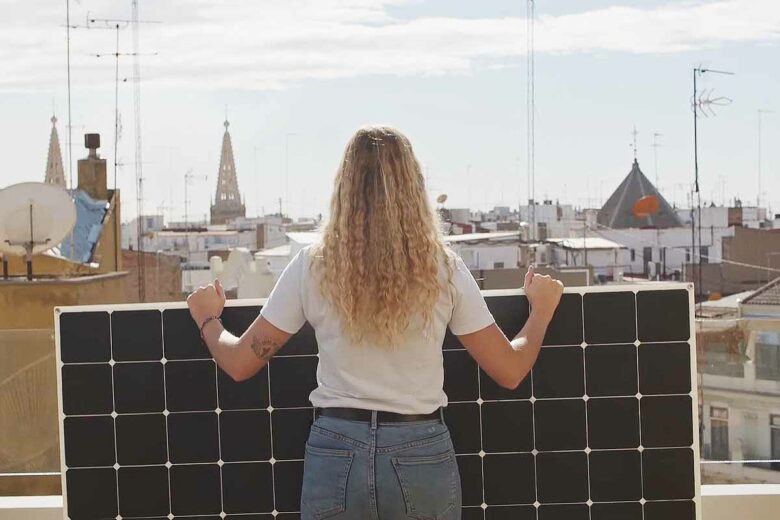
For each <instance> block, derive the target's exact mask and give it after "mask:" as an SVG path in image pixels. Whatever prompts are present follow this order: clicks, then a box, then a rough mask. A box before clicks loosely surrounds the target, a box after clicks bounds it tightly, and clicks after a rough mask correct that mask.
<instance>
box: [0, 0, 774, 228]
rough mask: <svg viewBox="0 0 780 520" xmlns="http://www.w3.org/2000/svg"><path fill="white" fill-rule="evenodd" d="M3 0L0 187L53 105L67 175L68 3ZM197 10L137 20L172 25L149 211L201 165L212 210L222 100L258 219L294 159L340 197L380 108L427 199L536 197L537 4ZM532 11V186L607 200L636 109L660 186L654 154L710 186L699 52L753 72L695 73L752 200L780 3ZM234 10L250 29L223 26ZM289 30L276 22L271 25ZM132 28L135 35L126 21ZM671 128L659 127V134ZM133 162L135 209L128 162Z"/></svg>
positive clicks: (665, 186) (671, 182)
mask: <svg viewBox="0 0 780 520" xmlns="http://www.w3.org/2000/svg"><path fill="white" fill-rule="evenodd" d="M4 3H5V4H7V5H8V6H16V7H18V9H17V11H18V15H17V17H16V18H15V19H14V20H10V21H9V20H6V21H3V22H0V23H2V24H4V25H5V29H8V30H4V31H3V33H4V34H5V35H6V36H10V40H9V41H7V42H6V43H5V44H4V45H3V48H4V51H5V52H6V53H9V56H8V58H9V59H8V60H0V62H3V63H4V65H2V68H3V69H4V70H3V74H2V75H0V76H2V77H3V78H5V79H2V80H0V108H2V110H3V112H4V113H5V114H7V115H8V116H7V117H5V118H3V121H1V122H0V143H2V144H0V152H1V153H3V155H4V157H5V158H6V165H7V168H8V169H7V170H6V173H4V174H3V177H2V178H3V185H7V184H13V183H15V182H22V181H28V180H42V178H43V166H44V165H45V156H46V149H47V145H48V139H47V134H48V130H49V128H50V126H51V123H50V122H49V119H50V117H51V115H52V100H54V102H55V108H54V112H55V113H56V115H57V117H58V119H59V123H58V129H59V131H60V138H61V142H62V148H63V158H64V159H65V161H66V167H65V171H66V177H67V176H68V168H67V160H68V159H67V135H66V134H67V129H66V124H67V116H66V105H65V88H64V87H65V82H64V72H65V69H64V29H63V28H62V27H61V26H62V25H64V8H62V6H59V5H56V6H54V5H51V3H50V2H46V3H45V2H43V1H37V2H26V3H24V5H22V3H21V2H17V1H12V0H5V2H4ZM125 4H126V5H125ZM552 4H554V5H552ZM191 5H192V7H193V9H192V10H191V12H187V13H186V14H183V15H182V14H181V13H180V11H181V10H175V11H174V9H173V6H172V5H170V4H167V3H164V4H162V5H160V4H158V5H151V4H150V5H146V4H144V3H143V2H142V3H141V18H142V19H153V20H161V21H163V22H164V23H163V24H159V25H157V24H155V25H154V26H151V25H150V26H144V27H143V28H142V33H141V35H142V36H141V42H142V49H141V50H142V51H144V52H156V53H158V56H150V57H148V58H146V57H145V58H144V65H143V74H144V76H143V78H144V80H143V83H142V85H143V86H142V91H143V105H142V120H143V125H144V126H143V129H144V158H145V161H146V164H144V172H145V186H146V188H145V197H144V208H145V213H153V212H157V209H158V208H164V209H163V211H164V212H165V213H167V214H170V215H171V216H173V217H176V216H179V215H182V214H183V208H184V200H183V195H182V193H183V191H184V190H183V183H184V175H185V173H186V172H187V171H188V170H189V169H192V170H193V171H194V172H195V174H196V175H198V176H200V177H201V178H203V177H205V176H208V180H207V181H206V180H197V181H195V182H193V183H192V185H191V186H190V187H189V190H190V194H191V199H192V202H191V204H190V214H191V215H193V216H197V215H201V214H206V213H207V212H208V205H209V201H210V199H211V198H212V197H213V194H214V191H215V187H216V175H217V170H218V165H219V152H220V142H219V141H220V135H221V133H222V130H223V128H222V126H221V124H222V121H223V120H224V118H225V105H227V106H228V116H229V119H230V121H231V134H232V137H233V146H234V152H235V161H236V170H237V174H238V180H239V186H240V187H241V189H242V193H243V196H244V199H245V201H246V205H247V215H248V216H254V215H256V214H258V213H263V211H261V210H263V209H264V210H265V211H264V213H271V212H275V211H277V209H278V202H277V201H278V198H279V197H284V193H285V191H286V190H285V187H284V185H285V183H286V182H285V181H286V177H288V176H287V175H285V172H286V171H287V172H289V179H288V180H287V182H289V186H290V190H289V193H290V196H289V201H288V203H289V204H288V205H289V208H290V211H289V213H290V214H292V215H293V216H314V215H316V214H317V213H326V211H327V202H328V197H329V193H330V187H331V183H332V178H333V173H334V171H335V168H336V166H337V164H338V160H339V157H340V154H341V152H342V150H343V147H344V144H345V143H346V141H347V139H348V137H349V135H350V134H351V133H352V131H354V129H355V128H356V127H357V126H360V125H361V124H364V123H371V122H383V123H389V124H393V125H395V126H398V127H399V128H400V129H401V130H402V131H404V132H406V133H407V134H408V135H409V137H410V138H411V139H412V143H413V144H414V145H415V149H416V151H417V154H418V157H419V159H420V161H421V163H422V165H423V169H424V172H425V173H426V176H427V177H428V180H429V187H430V188H431V191H432V195H433V196H434V197H435V196H436V195H438V194H440V193H447V194H448V195H449V201H448V205H450V206H451V207H472V208H475V209H485V208H489V207H493V206H495V205H504V206H511V207H517V205H518V204H519V203H521V202H525V200H526V199H527V198H528V194H527V188H526V186H527V179H526V166H525V165H526V160H525V155H526V146H525V143H526V137H525V128H526V120H525V85H526V82H525V80H526V78H525V55H524V52H525V34H524V30H525V20H524V16H525V2H509V1H498V0H495V1H492V0H491V1H488V2H481V3H480V5H479V6H478V7H477V6H474V5H473V4H472V5H469V4H468V3H467V2H463V1H459V2H447V3H445V2H441V1H428V2H411V1H403V0H393V1H383V2H367V1H363V0H338V1H331V2H320V3H314V2H306V1H303V0H301V1H298V2H294V5H292V6H281V5H279V4H276V5H275V4H274V3H263V4H259V5H258V6H256V7H255V4H252V5H251V6H250V4H246V3H242V2H238V1H233V2H230V3H229V4H226V5H224V6H223V5H220V8H219V9H216V8H214V7H210V4H209V5H206V4H205V3H202V2H197V1H193V2H191ZM285 5H287V4H285ZM536 5H537V21H536V24H537V26H536V31H535V33H536V50H537V53H536V108H537V110H536V186H537V189H536V195H537V197H536V198H537V200H542V199H545V198H550V199H553V200H556V199H557V200H560V201H561V202H568V203H571V204H574V205H577V206H591V207H594V206H599V205H600V202H603V201H604V200H605V198H606V197H607V196H609V194H610V193H611V192H612V191H613V190H614V189H615V188H616V187H617V185H618V183H619V182H620V181H621V180H622V179H623V177H625V175H626V174H627V173H628V171H629V170H630V168H631V161H632V159H633V154H632V151H631V147H630V146H629V145H630V144H631V139H632V137H631V130H632V128H633V127H634V125H636V127H637V128H638V130H639V132H640V133H639V136H638V158H639V164H640V167H641V168H642V170H643V172H644V173H645V174H646V175H647V176H648V178H650V179H651V180H653V181H654V180H655V168H654V162H655V161H654V159H655V156H654V152H657V158H658V172H659V177H660V183H659V188H660V189H661V191H662V192H663V194H664V195H665V196H666V197H667V198H668V199H669V200H670V202H676V203H678V205H681V204H682V203H684V201H685V198H686V196H687V191H688V190H689V187H690V185H691V184H692V181H693V146H692V144H693V143H692V141H693V138H692V137H693V136H692V117H691V113H690V108H689V106H688V103H689V101H690V95H691V93H690V89H691V85H690V83H691V70H692V68H693V67H694V66H698V65H700V64H703V65H705V66H708V67H712V68H716V69H726V70H732V71H734V72H736V75H735V76H733V77H719V76H717V77H716V76H707V75H705V76H703V77H702V78H701V81H700V88H704V89H708V90H709V89H714V94H713V95H714V96H727V97H729V98H731V99H733V100H734V102H733V103H732V104H731V105H730V106H727V107H722V108H721V109H719V110H718V115H717V116H715V117H710V118H702V119H701V120H700V127H699V132H700V134H699V138H700V140H699V147H700V161H699V162H700V173H701V176H702V198H703V199H704V200H707V201H710V200H714V201H715V202H717V203H720V202H721V201H722V199H726V201H727V202H728V201H730V200H731V199H732V198H733V197H740V198H741V199H742V201H743V204H745V205H752V204H754V203H755V199H756V186H757V181H758V179H757V170H758V163H757V154H758V139H757V131H758V124H757V123H758V121H757V119H758V110H759V109H765V110H770V111H771V110H775V109H777V108H779V107H776V106H775V105H774V104H773V103H775V102H776V100H775V99H774V98H773V95H774V93H775V92H777V91H779V90H778V89H779V88H780V71H778V69H777V67H776V66H775V67H772V66H771V63H772V57H774V60H775V62H776V58H777V54H778V34H780V32H779V31H780V6H778V5H777V4H776V3H774V2H767V1H754V2H745V1H739V0H727V1H709V2H693V3H691V2H636V1H632V2H626V1H623V2H620V1H606V0H600V1H593V2H588V5H587V7H586V6H583V5H582V3H579V2H572V1H568V2H554V3H553V2H550V3H547V2H537V3H536ZM71 8H72V21H73V23H83V20H84V17H85V15H86V12H87V11H89V12H90V13H91V15H92V16H101V17H126V16H127V14H129V2H117V1H113V2H110V3H101V4H97V3H96V2H94V1H88V0H83V1H82V2H80V3H75V2H73V3H72V5H71ZM217 11H218V12H217ZM33 20H35V23H34V24H32V21H33ZM654 20H655V21H657V23H656V22H654ZM660 20H664V24H663V25H662V26H661V25H659V23H660ZM253 24H254V25H253ZM227 26H230V27H232V28H233V29H234V30H233V31H232V34H233V35H234V37H233V38H224V34H222V33H219V34H218V31H217V29H218V28H219V27H227ZM272 26H278V28H277V30H276V31H265V29H268V28H270V27H272ZM682 28H686V31H687V32H685V33H684V34H683V33H682V32H681V30H682ZM261 29H262V30H261ZM282 29H286V32H285V31H284V30H282ZM18 31H22V32H18ZM264 31H265V32H264ZM332 31H336V32H338V31H341V33H343V34H342V35H343V38H344V40H345V41H343V42H339V39H338V38H335V37H334V36H333V34H332ZM198 32H200V33H202V38H200V40H199V39H197V38H195V36H194V35H195V34H196V33H198ZM255 32H257V33H264V36H262V35H255V34H254V33H255ZM22 36H24V37H23V38H22ZM120 36H121V38H122V40H121V42H124V43H125V44H126V45H127V46H128V48H127V49H124V50H129V42H130V32H129V31H124V32H122V33H121V34H120ZM113 37H114V33H113V31H98V30H89V31H88V30H86V29H74V30H73V31H72V43H73V48H72V58H73V69H72V73H73V141H74V143H73V162H74V163H75V161H76V159H78V158H80V157H82V156H83V155H84V149H83V147H82V146H81V140H82V137H81V135H82V134H83V133H86V132H99V133H101V135H102V136H103V143H104V144H103V147H102V149H101V152H102V156H104V157H107V158H108V159H109V160H110V161H112V160H113V157H112V155H113V154H112V148H113V86H114V85H113V60H100V59H97V58H95V57H94V56H89V55H88V54H89V53H91V52H92V53H94V52H106V51H108V50H111V49H112V48H113V42H112V38H113ZM201 40H202V41H201ZM371 42H373V43H371ZM32 43H35V44H41V45H43V47H42V48H43V49H45V50H46V51H45V52H41V50H40V48H37V47H36V45H32ZM120 45H121V44H120ZM185 51H186V52H185ZM33 52H34V54H31V53H33ZM0 55H3V51H0ZM177 62H182V63H183V64H186V66H185V65H182V64H179V65H177ZM285 71H287V72H285ZM120 74H121V75H122V76H123V77H126V76H129V74H130V60H129V59H127V60H125V61H124V62H122V61H120ZM195 78H197V80H195ZM131 94H132V93H131V89H130V88H129V87H128V86H125V85H124V84H123V85H120V114H121V116H122V139H121V140H120V143H119V150H120V151H119V162H120V163H130V162H131V161H132V143H133V131H132V124H131V122H132V109H131V108H132V98H131ZM778 118H780V110H775V112H774V113H772V112H768V113H765V114H764V115H763V120H762V126H763V128H762V130H763V161H762V172H763V175H762V177H763V181H762V186H763V188H762V191H763V192H765V193H766V195H765V196H762V199H763V200H764V201H766V203H768V204H769V205H770V206H771V207H772V209H773V210H774V211H775V212H777V211H778V209H780V198H778V195H777V194H778V193H780V176H779V175H777V172H778V169H780V156H778V152H777V151H776V148H777V147H775V146H773V143H776V142H777V140H778V138H780V119H778ZM655 133H659V134H662V136H661V137H660V138H659V139H658V142H659V143H660V147H658V148H653V146H652V144H653V134H655ZM286 152H287V153H286ZM112 174H113V172H112ZM112 174H111V175H110V177H112V178H113V175H112ZM118 177H119V187H120V188H121V189H122V191H123V193H124V196H123V206H124V208H123V217H124V219H129V218H132V217H133V216H134V213H135V209H134V205H135V204H134V202H135V201H134V198H135V197H134V195H135V189H134V182H133V181H134V176H133V168H132V165H128V166H124V167H122V168H121V169H120V171H119V175H118ZM764 205H765V204H764Z"/></svg>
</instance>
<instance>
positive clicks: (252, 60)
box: [0, 0, 780, 90]
mask: <svg viewBox="0 0 780 520" xmlns="http://www.w3.org/2000/svg"><path fill="white" fill-rule="evenodd" d="M125 3H126V2H123V3H122V4H121V6H120V3H119V2H117V1H116V0H112V2H109V3H106V2H98V1H97V0H82V1H81V2H80V3H75V2H73V3H72V19H73V20H76V21H78V22H79V23H82V22H81V20H84V19H85V17H86V13H87V12H88V11H90V12H91V13H92V15H93V16H106V17H111V16H112V13H111V12H110V11H111V10H112V9H111V8H112V7H113V8H114V9H113V11H114V13H120V14H113V17H122V16H123V13H124V16H126V12H125V11H126V6H125V5H124V4H125ZM410 3H413V2H412V1H411V0H286V1H284V2H280V1H278V0H260V1H251V0H220V1H219V2H213V1H211V0H178V1H176V2H164V1H160V2H155V3H148V4H147V3H145V2H143V3H142V4H141V5H142V14H141V16H142V18H144V19H154V20H162V21H164V23H163V24H147V25H143V26H142V49H141V50H142V52H157V53H158V55H156V56H151V57H145V58H144V59H143V71H144V72H143V74H144V80H145V82H146V83H147V84H152V85H158V86H163V87H165V86H169V87H187V88H201V89H223V88H233V89H250V90H257V89H274V88H281V87H283V86H285V85H289V84H295V83H299V82H303V81H306V80H312V79H333V78H345V77H355V76H366V75H396V76H424V75H442V74H459V73H460V74H462V73H468V72H471V71H474V70H476V69H479V68H480V67H492V68H495V67H503V66H511V65H512V64H513V63H514V62H516V61H517V59H518V58H520V57H522V56H523V55H524V53H525V52H526V46H525V40H526V37H525V26H526V23H525V20H524V19H523V18H520V17H501V18H478V17H477V18H454V17H447V16H436V17H431V16H428V17H419V18H411V19H398V18H394V17H393V16H392V14H391V13H392V7H394V6H397V5H401V4H410ZM0 5H2V6H3V9H4V10H6V11H7V12H9V11H13V12H15V13H16V15H15V16H14V17H5V18H4V19H3V20H1V21H0V89H3V90H22V89H35V90H45V89H50V88H52V87H53V86H58V85H61V84H62V82H63V78H64V74H65V35H64V31H65V30H64V27H63V23H64V13H63V12H62V10H63V9H60V10H57V9H53V8H52V6H51V2H43V1H42V0H0ZM409 7H410V9H411V10H412V11H413V6H409ZM104 11H109V12H106V13H104ZM535 34H536V50H537V52H539V53H595V52H604V51H611V52H622V53H635V54H662V53H675V52H684V51H691V50H696V49H703V48H713V47H717V46H723V45H728V44H732V43H751V42H756V43H766V42H769V43H772V44H774V43H775V42H777V41H778V40H780V2H778V1H777V0H714V1H706V2H705V1H699V2H689V1H685V2H677V3H668V4H664V5H661V6H658V7H654V8H638V7H622V6H614V7H607V8H603V9H596V10H591V11H585V12H580V13H576V14H566V15H558V16H550V15H546V16H540V17H539V19H538V20H537V22H536V31H535ZM113 37H114V35H113V33H112V31H107V30H97V29H90V30H87V29H75V30H73V31H72V65H73V69H72V70H73V71H74V72H73V74H74V83H75V84H76V85H79V86H82V87H96V88H103V87H109V86H110V85H111V81H112V79H113V76H112V75H111V71H112V67H111V66H110V63H109V62H108V61H107V60H106V59H105V58H101V59H99V58H96V57H94V56H91V55H90V54H94V53H96V52H106V51H112V49H113ZM121 38H122V45H123V48H122V50H123V51H125V52H128V51H130V48H129V44H130V42H131V35H130V30H129V29H128V30H124V31H123V32H122V34H121ZM109 59H110V58H109ZM123 59H124V60H125V62H126V64H129V58H123ZM123 71H125V72H126V73H127V74H129V71H130V68H129V66H126V67H124V68H123Z"/></svg>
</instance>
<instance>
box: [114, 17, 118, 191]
mask: <svg viewBox="0 0 780 520" xmlns="http://www.w3.org/2000/svg"><path fill="white" fill-rule="evenodd" d="M115 55H116V66H115V68H114V191H116V190H117V189H118V188H117V184H116V170H117V164H118V163H119V160H118V159H117V149H118V148H119V24H116V54H115Z"/></svg>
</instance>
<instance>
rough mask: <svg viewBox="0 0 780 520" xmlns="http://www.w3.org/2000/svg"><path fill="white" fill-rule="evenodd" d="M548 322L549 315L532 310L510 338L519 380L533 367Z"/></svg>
mask: <svg viewBox="0 0 780 520" xmlns="http://www.w3.org/2000/svg"><path fill="white" fill-rule="evenodd" d="M549 324H550V317H549V316H547V315H542V314H540V313H535V312H533V311H532V312H531V315H530V316H529V317H528V321H526V322H525V325H524V326H523V328H522V329H520V332H518V333H517V335H516V336H515V337H514V339H512V341H511V345H512V350H514V352H513V353H512V354H513V361H514V363H515V369H516V370H517V374H518V376H519V380H521V381H522V380H523V379H524V378H525V377H526V375H528V372H530V371H531V368H533V366H534V363H535V362H536V358H537V357H538V356H539V350H540V349H541V347H542V341H544V335H545V334H546V333H547V327H548V325H549Z"/></svg>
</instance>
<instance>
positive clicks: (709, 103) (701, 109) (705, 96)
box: [691, 66, 734, 302]
mask: <svg viewBox="0 0 780 520" xmlns="http://www.w3.org/2000/svg"><path fill="white" fill-rule="evenodd" d="M705 73H713V74H724V75H728V76H733V75H734V73H733V72H727V71H723V70H714V69H705V68H703V67H701V66H699V67H694V69H693V95H692V96H691V108H692V111H693V169H694V184H693V190H694V191H693V193H695V194H696V197H697V202H696V206H697V211H698V215H697V216H696V217H694V211H693V193H691V264H694V263H695V259H696V231H695V229H696V222H694V218H698V219H699V220H698V235H699V237H698V238H699V242H698V245H699V256H698V260H699V263H698V278H699V280H698V283H697V284H696V289H697V291H696V292H697V293H698V298H697V299H698V300H699V302H700V301H701V299H702V295H703V293H702V273H701V267H702V258H701V257H702V254H701V191H700V190H699V130H698V128H699V125H698V121H699V115H700V114H701V115H703V116H704V117H709V116H714V115H715V111H714V109H713V107H719V106H726V105H730V104H731V102H732V100H731V99H729V98H727V97H724V96H721V97H715V98H714V97H712V92H713V90H712V89H709V91H708V90H707V89H705V90H703V91H702V92H701V94H699V91H698V86H697V79H698V78H699V77H700V76H702V75H704V74H705Z"/></svg>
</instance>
